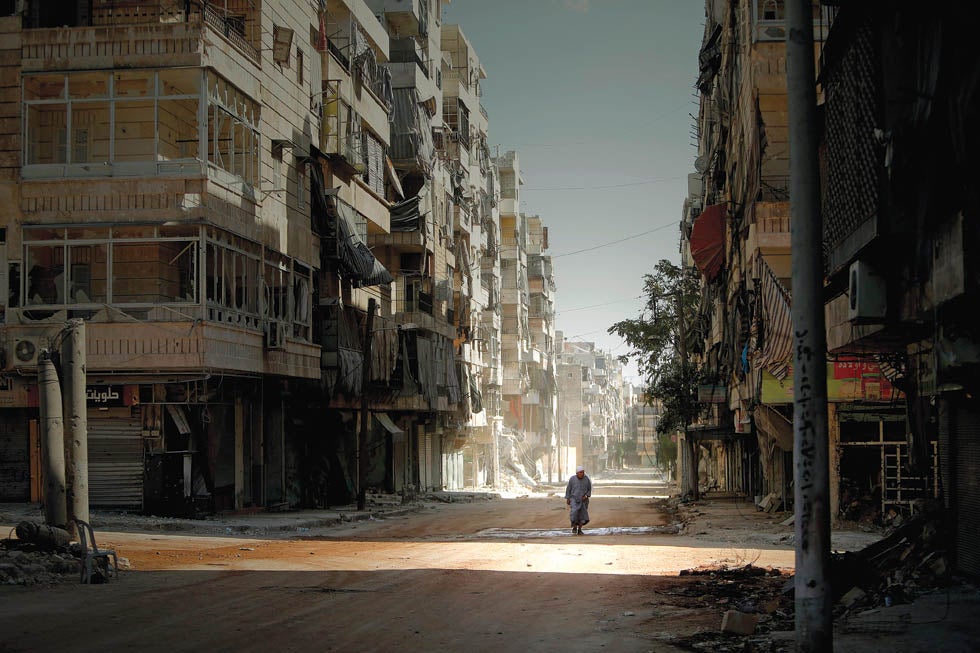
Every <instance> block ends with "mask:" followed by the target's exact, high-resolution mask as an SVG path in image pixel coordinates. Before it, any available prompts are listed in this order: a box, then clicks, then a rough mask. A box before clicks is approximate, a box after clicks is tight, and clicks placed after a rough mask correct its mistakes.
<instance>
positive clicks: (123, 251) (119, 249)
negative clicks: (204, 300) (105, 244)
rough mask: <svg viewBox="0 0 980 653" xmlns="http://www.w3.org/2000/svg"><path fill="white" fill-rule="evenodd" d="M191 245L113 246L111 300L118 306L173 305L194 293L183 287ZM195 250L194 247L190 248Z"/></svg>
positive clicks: (168, 243)
mask: <svg viewBox="0 0 980 653" xmlns="http://www.w3.org/2000/svg"><path fill="white" fill-rule="evenodd" d="M187 244H188V243H181V242H162V243H151V242H144V243H113V245H112V299H113V302H114V303H117V304H127V303H132V304H136V303H138V304H144V303H154V304H157V303H171V302H174V301H184V300H183V299H182V297H183V296H184V294H188V293H191V292H192V291H191V290H190V288H188V287H182V286H181V275H180V265H184V266H187V263H186V260H185V261H183V262H182V261H181V256H183V255H184V254H185V252H184V248H185V246H186V245H187ZM188 249H189V250H193V247H191V248H188Z"/></svg>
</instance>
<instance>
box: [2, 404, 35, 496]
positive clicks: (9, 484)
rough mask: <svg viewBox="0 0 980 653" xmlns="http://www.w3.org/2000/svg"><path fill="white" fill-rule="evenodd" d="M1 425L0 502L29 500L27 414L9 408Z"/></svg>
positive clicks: (29, 467) (29, 473)
mask: <svg viewBox="0 0 980 653" xmlns="http://www.w3.org/2000/svg"><path fill="white" fill-rule="evenodd" d="M4 418H5V419H4V421H3V422H0V501H30V498H31V464H30V439H31V438H30V431H29V428H30V427H29V425H28V418H27V415H26V413H25V412H24V411H19V410H15V409H8V410H6V411H5V415H4Z"/></svg>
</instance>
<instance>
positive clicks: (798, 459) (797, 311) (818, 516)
mask: <svg viewBox="0 0 980 653" xmlns="http://www.w3.org/2000/svg"><path fill="white" fill-rule="evenodd" d="M786 23H787V38H786V71H787V74H786V84H787V94H788V99H789V154H790V165H789V169H790V226H791V232H792V233H791V237H790V246H791V250H792V255H793V340H794V342H793V349H794V357H793V435H794V445H793V457H794V460H795V463H796V476H795V497H794V498H795V503H796V646H797V650H798V651H802V652H807V651H830V650H832V649H833V635H834V632H833V619H832V614H831V607H832V606H831V598H832V595H831V588H830V574H829V567H830V511H829V508H830V493H829V488H828V486H829V475H830V474H829V469H828V457H829V453H828V436H827V342H826V334H825V332H824V306H823V292H822V291H823V265H822V261H821V248H820V243H821V242H822V225H821V215H820V176H819V168H818V157H817V146H818V136H817V133H818V132H817V113H816V111H817V97H816V82H815V80H816V74H815V68H814V55H813V3H812V1H811V0H787V2H786Z"/></svg>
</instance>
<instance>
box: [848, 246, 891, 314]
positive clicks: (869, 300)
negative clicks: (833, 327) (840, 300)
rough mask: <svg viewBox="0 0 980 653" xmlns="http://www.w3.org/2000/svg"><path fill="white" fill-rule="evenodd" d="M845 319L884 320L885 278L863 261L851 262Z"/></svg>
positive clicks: (885, 307)
mask: <svg viewBox="0 0 980 653" xmlns="http://www.w3.org/2000/svg"><path fill="white" fill-rule="evenodd" d="M847 286H848V288H847V295H848V297H847V299H848V303H847V319H848V320H850V321H851V322H854V323H858V324H873V323H880V322H884V321H885V313H886V312H887V309H888V293H887V283H886V281H885V278H884V277H883V276H881V275H880V274H878V273H877V271H876V270H875V269H874V268H872V267H871V266H870V265H869V264H868V263H867V262H865V261H854V262H853V263H851V268H850V274H849V279H848V284H847Z"/></svg>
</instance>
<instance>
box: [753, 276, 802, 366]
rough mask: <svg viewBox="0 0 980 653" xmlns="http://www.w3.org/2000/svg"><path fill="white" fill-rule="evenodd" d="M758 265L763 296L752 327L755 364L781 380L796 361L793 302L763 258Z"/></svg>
mask: <svg viewBox="0 0 980 653" xmlns="http://www.w3.org/2000/svg"><path fill="white" fill-rule="evenodd" d="M759 264H760V267H761V268H762V270H761V274H762V278H761V286H762V288H761V291H762V292H761V295H760V297H759V303H758V304H757V306H756V311H755V319H754V320H752V327H751V331H752V333H751V337H750V341H751V342H752V347H751V348H752V350H753V351H752V364H753V366H754V367H755V368H756V369H759V368H765V369H767V370H768V371H769V372H770V373H771V374H772V375H773V376H774V377H776V378H777V379H779V380H782V379H784V378H786V375H787V374H789V368H790V364H791V363H792V358H793V315H792V301H793V299H792V296H791V295H790V292H789V291H788V290H786V288H785V287H783V284H781V283H780V282H779V279H778V278H776V274H775V273H774V272H773V271H772V268H771V267H769V265H768V264H767V263H766V260H765V259H764V258H761V257H760V259H759Z"/></svg>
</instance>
